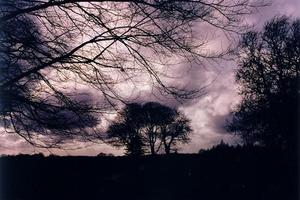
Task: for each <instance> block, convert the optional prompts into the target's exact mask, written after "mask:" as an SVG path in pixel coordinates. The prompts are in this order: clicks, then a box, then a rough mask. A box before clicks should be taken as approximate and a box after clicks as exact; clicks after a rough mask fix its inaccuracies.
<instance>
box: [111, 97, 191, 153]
mask: <svg viewBox="0 0 300 200" xmlns="http://www.w3.org/2000/svg"><path fill="white" fill-rule="evenodd" d="M191 132H192V129H191V127H190V121H189V120H188V119H187V118H186V117H185V116H184V115H183V114H182V113H180V112H179V111H177V110H176V109H172V108H170V107H167V106H164V105H161V104H159V103H155V102H148V103H145V104H138V103H132V104H128V105H127V106H126V107H125V108H124V109H123V110H122V111H121V112H120V113H119V115H118V116H117V118H116V119H115V121H114V122H113V123H112V124H111V125H110V126H109V127H108V131H107V136H108V140H107V142H108V143H109V144H112V145H114V146H124V147H125V148H126V149H125V150H126V153H127V154H128V155H142V154H144V153H151V154H152V155H153V154H157V153H159V152H162V148H163V151H164V152H165V153H166V154H169V153H171V151H173V150H176V144H177V143H187V142H188V141H189V134H190V133H191Z"/></svg>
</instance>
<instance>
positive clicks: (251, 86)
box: [228, 17, 300, 149]
mask: <svg viewBox="0 0 300 200" xmlns="http://www.w3.org/2000/svg"><path fill="white" fill-rule="evenodd" d="M239 56H240V60H239V68H238V70H237V73H236V80H237V83H238V84H239V85H240V94H241V95H242V97H243V99H242V102H241V103H240V104H239V105H238V107H237V108H236V110H235V111H234V113H233V119H232V121H231V122H230V123H229V126H228V128H229V130H230V131H232V132H234V133H237V134H238V135H239V136H241V138H242V140H243V141H244V142H245V143H246V144H260V145H264V146H276V147H280V148H285V149H286V148H294V147H295V146H297V143H298V135H299V126H298V124H299V111H300V110H299V99H300V98H299V97H300V96H299V95H300V76H299V73H300V20H299V19H295V20H292V19H289V18H287V17H276V18H274V19H272V20H271V21H269V22H268V23H267V24H266V25H265V26H264V29H263V31H261V32H256V31H251V32H248V33H247V34H245V35H244V36H243V39H242V41H241V45H240V51H239Z"/></svg>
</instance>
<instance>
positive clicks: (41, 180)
mask: <svg viewBox="0 0 300 200" xmlns="http://www.w3.org/2000/svg"><path fill="white" fill-rule="evenodd" d="M296 163H297V162H295V160H294V159H292V158H291V156H289V154H287V153H284V152H280V151H277V150H266V149H262V148H253V147H251V148H250V147H249V148H241V147H239V148H233V147H220V148H215V149H212V150H210V151H205V152H202V153H201V154H190V155H188V154H173V155H170V156H144V157H141V158H130V157H54V156H50V157H43V156H41V155H36V156H25V155H24V156H17V157H12V156H11V157H2V158H0V169H1V174H0V175H1V179H0V180H1V181H2V182H1V183H0V199H1V200H35V199H39V200H44V199H45V200H48V199H49V200H50V199H51V200H58V199H63V200H79V199H82V200H85V199H92V200H97V199H105V200H106V199H122V200H124V199H131V200H134V199H141V200H144V199H145V200H147V199H149V200H160V199H163V200H169V199H170V200H177V199H178V200H191V199H203V200H210V199H218V200H221V199H226V200H227V199H228V200H250V199H251V200H298V196H297V194H298V178H299V176H298V173H297V172H298V170H297V169H298V167H297V165H296Z"/></svg>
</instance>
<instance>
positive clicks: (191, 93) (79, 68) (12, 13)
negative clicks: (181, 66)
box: [0, 0, 263, 146]
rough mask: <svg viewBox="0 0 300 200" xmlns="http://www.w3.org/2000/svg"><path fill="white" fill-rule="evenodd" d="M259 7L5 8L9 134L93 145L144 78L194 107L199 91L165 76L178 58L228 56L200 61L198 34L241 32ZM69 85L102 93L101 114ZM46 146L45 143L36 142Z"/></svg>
mask: <svg viewBox="0 0 300 200" xmlns="http://www.w3.org/2000/svg"><path fill="white" fill-rule="evenodd" d="M251 2H252V1H251ZM261 5H263V4H261ZM257 6H259V5H258V4H257V3H250V0H236V1H229V0H228V1H226V0H216V1H210V0H207V1H206V0H205V1H200V0H199V1H189V0H187V1H186V0H185V1H182V0H176V1H171V0H127V1H126V0H119V1H116V0H107V1H103V0H79V1H76V0H50V1H46V0H36V1H33V0H7V1H1V2H0V37H1V44H0V59H1V60H0V62H1V77H0V92H1V119H2V120H3V122H4V126H5V128H6V130H7V131H14V132H16V133H17V134H19V135H20V136H22V137H23V138H24V139H26V140H27V141H29V142H30V143H32V144H36V145H37V144H38V145H39V146H49V145H50V144H53V143H58V142H60V141H62V140H64V139H67V138H72V137H74V136H79V137H81V138H89V137H87V136H91V135H93V134H91V128H92V127H95V126H96V125H97V121H98V120H99V119H98V117H99V112H102V111H103V107H106V105H110V106H115V105H116V102H117V101H122V102H123V101H125V100H126V99H125V98H124V96H121V95H120V93H119V92H118V90H117V88H118V87H120V85H121V86H124V85H126V84H128V83H130V82H131V81H132V82H133V83H135V81H134V77H137V76H140V75H141V74H142V75H143V76H147V77H148V80H151V84H152V85H153V87H155V88H157V89H158V90H159V91H160V92H161V93H162V94H167V95H172V96H174V97H175V98H177V99H178V100H179V99H186V98H193V97H195V96H197V94H198V92H199V91H201V89H194V90H186V88H178V87H176V85H170V84H168V83H167V82H165V81H164V80H163V78H162V77H163V76H164V75H165V74H164V73H163V70H161V69H162V68H165V67H167V66H168V64H169V63H168V62H167V61H168V60H172V59H173V58H175V57H178V58H184V59H186V60H188V61H192V60H201V59H204V58H210V59H211V58H217V57H218V56H220V55H222V54H223V53H226V51H225V52H222V53H218V54H213V53H211V54H210V53H208V52H206V51H203V49H202V48H203V47H204V46H205V40H195V37H194V36H195V35H194V33H193V27H194V25H196V24H197V23H203V24H208V25H209V26H212V27H215V28H218V29H221V30H224V31H225V32H238V31H239V30H240V29H241V28H243V27H242V25H241V23H240V19H241V16H243V15H245V14H250V13H251V12H252V11H253V10H255V9H256V8H257ZM71 83H77V84H81V85H88V86H89V87H90V88H93V89H96V90H97V91H99V92H100V93H101V94H102V96H103V99H104V100H103V104H104V105H101V106H100V108H99V105H97V106H96V105H90V104H87V103H86V102H84V101H80V100H78V96H80V94H79V93H78V92H77V93H76V92H74V91H73V90H72V89H70V88H72V87H73V88H74V86H73V85H71ZM79 99H80V98H79ZM74 124H77V125H78V126H76V127H75V126H74ZM40 136H42V137H40ZM44 136H47V137H44ZM50 136H53V138H52V139H49V138H50ZM41 138H46V140H44V141H42V142H40V143H39V142H37V141H40V140H38V139H41ZM46 143H49V144H46Z"/></svg>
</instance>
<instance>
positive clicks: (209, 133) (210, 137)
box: [0, 0, 300, 155]
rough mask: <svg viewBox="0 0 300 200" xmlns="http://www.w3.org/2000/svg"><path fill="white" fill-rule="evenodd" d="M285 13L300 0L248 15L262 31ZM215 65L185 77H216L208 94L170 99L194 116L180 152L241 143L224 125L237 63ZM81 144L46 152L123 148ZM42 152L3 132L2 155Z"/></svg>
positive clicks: (198, 80) (194, 81)
mask: <svg viewBox="0 0 300 200" xmlns="http://www.w3.org/2000/svg"><path fill="white" fill-rule="evenodd" d="M283 14H284V15H287V16H290V17H300V1H299V0H273V1H272V5H271V6H269V7H265V8H262V9H260V10H259V12H258V13H257V14H255V15H252V16H250V17H248V18H247V21H248V22H249V23H253V24H256V25H255V27H254V28H255V29H257V30H260V29H261V28H262V26H263V24H264V23H265V22H266V21H268V20H269V19H271V18H272V17H274V16H280V15H283ZM217 39H218V42H219V43H222V38H217ZM213 65H214V67H211V68H209V69H204V68H199V67H195V68H193V69H192V71H190V72H189V73H188V74H187V76H186V77H185V78H184V80H181V81H183V82H184V83H185V85H189V86H191V87H193V88H195V87H202V86H203V85H206V84H207V83H208V82H211V80H214V81H212V82H211V84H210V85H209V87H208V88H207V94H206V95H204V96H202V97H200V98H198V99H196V100H193V101H189V102H186V103H184V104H176V103H174V101H172V100H171V101H170V102H169V104H170V105H171V106H176V107H178V108H179V109H180V110H182V111H183V112H184V113H185V114H186V115H187V117H188V118H190V119H191V121H192V128H193V130H194V133H193V134H192V140H191V142H190V143H189V144H187V145H184V146H182V147H181V150H180V152H189V153H192V152H198V151H199V149H203V148H209V147H211V146H213V145H215V144H218V143H219V142H220V141H221V140H222V139H223V140H224V141H225V142H228V143H237V142H238V138H235V137H233V136H231V135H230V134H228V133H226V131H225V130H224V124H225V121H226V119H227V118H228V117H229V116H230V115H229V113H230V110H231V109H232V108H233V107H234V106H235V105H236V104H237V103H238V101H239V97H238V95H237V86H236V85H235V83H234V69H235V68H236V64H235V63H234V62H229V61H222V62H220V63H218V64H213ZM182 67H183V68H184V67H185V66H182ZM174 104H175V105H174ZM80 145H81V146H82V147H83V146H86V147H85V148H81V149H78V150H59V151H58V150H52V152H46V153H58V154H63V155H97V154H98V153H100V152H104V153H115V154H117V155H120V154H122V149H119V150H118V149H115V148H112V147H110V146H107V145H104V144H97V145H96V144H80ZM77 146H78V145H77ZM39 151H40V150H39V149H35V148H34V147H31V146H30V145H28V144H27V143H26V142H24V141H23V140H21V139H19V138H18V137H17V136H15V135H5V134H0V154H17V153H37V152H39Z"/></svg>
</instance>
